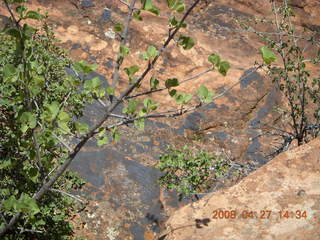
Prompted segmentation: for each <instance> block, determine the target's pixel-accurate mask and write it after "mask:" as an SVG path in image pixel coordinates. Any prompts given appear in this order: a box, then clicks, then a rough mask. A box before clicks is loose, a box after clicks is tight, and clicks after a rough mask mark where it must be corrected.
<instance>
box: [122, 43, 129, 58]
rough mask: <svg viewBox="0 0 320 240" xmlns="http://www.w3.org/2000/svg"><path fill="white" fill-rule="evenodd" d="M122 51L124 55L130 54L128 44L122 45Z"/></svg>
mask: <svg viewBox="0 0 320 240" xmlns="http://www.w3.org/2000/svg"><path fill="white" fill-rule="evenodd" d="M120 53H121V54H122V56H123V57H125V56H128V54H129V53H130V49H129V48H127V47H126V46H123V45H121V46H120Z"/></svg>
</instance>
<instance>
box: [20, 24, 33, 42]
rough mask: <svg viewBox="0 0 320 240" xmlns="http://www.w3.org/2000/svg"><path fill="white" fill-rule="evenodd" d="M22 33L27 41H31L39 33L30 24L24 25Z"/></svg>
mask: <svg viewBox="0 0 320 240" xmlns="http://www.w3.org/2000/svg"><path fill="white" fill-rule="evenodd" d="M22 32H23V35H24V37H25V38H26V39H30V38H31V37H32V36H33V35H34V34H35V33H36V32H37V29H36V28H33V27H31V26H29V25H28V24H24V25H23V28H22Z"/></svg>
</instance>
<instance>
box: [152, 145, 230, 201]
mask: <svg viewBox="0 0 320 240" xmlns="http://www.w3.org/2000/svg"><path fill="white" fill-rule="evenodd" d="M157 168H158V169H159V170H160V171H162V172H163V175H162V176H161V177H160V178H159V182H160V184H161V185H162V186H164V187H165V188H167V189H169V190H176V191H177V192H178V193H179V196H180V199H182V198H183V197H185V196H188V195H190V194H197V193H201V192H202V191H205V190H208V189H209V188H210V180H212V179H216V178H218V177H221V176H223V175H224V174H225V173H226V172H227V170H228V169H229V165H228V163H227V162H226V161H225V160H224V159H223V158H222V157H221V156H217V155H213V154H210V153H208V152H205V151H202V150H196V151H195V150H193V149H191V148H190V147H188V146H184V147H183V148H179V149H178V148H175V147H172V146H169V147H168V148H167V150H166V151H165V153H163V154H162V155H161V156H160V162H159V163H158V164H157Z"/></svg>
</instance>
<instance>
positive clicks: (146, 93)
mask: <svg viewBox="0 0 320 240" xmlns="http://www.w3.org/2000/svg"><path fill="white" fill-rule="evenodd" d="M210 71H212V68H209V69H207V70H205V71H203V72H200V73H197V74H195V75H193V76H191V77H188V78H186V79H184V80H182V81H180V83H179V86H180V85H181V84H183V83H186V82H188V81H191V80H193V79H196V78H198V77H200V76H202V75H204V74H206V73H208V72H210ZM166 89H169V87H163V88H158V89H153V90H149V91H145V92H142V93H138V94H135V95H132V96H127V97H125V98H124V100H127V99H130V98H136V97H140V96H143V95H148V94H151V93H155V92H160V91H163V90H166Z"/></svg>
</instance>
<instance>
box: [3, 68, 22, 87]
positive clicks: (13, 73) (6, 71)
mask: <svg viewBox="0 0 320 240" xmlns="http://www.w3.org/2000/svg"><path fill="white" fill-rule="evenodd" d="M18 78H19V75H18V71H17V69H16V67H15V66H14V65H13V64H7V65H5V66H4V67H3V80H4V81H8V82H11V83H13V82H16V81H17V80H18Z"/></svg>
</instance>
